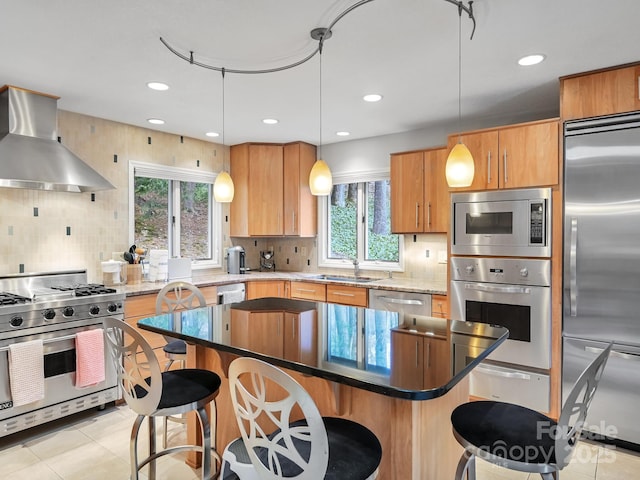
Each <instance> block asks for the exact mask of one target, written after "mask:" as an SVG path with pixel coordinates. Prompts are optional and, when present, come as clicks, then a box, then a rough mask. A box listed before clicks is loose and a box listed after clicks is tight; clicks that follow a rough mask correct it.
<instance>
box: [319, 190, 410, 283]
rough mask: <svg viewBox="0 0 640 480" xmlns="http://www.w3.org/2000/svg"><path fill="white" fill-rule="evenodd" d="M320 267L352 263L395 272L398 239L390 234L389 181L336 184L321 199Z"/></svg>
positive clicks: (398, 253) (398, 254) (398, 245)
mask: <svg viewBox="0 0 640 480" xmlns="http://www.w3.org/2000/svg"><path fill="white" fill-rule="evenodd" d="M325 201H326V202H327V204H326V206H325V211H326V218H324V219H323V222H324V223H325V225H324V228H323V229H322V231H323V232H324V235H323V236H324V237H325V238H324V242H326V243H325V245H324V248H323V258H322V259H321V262H320V263H321V265H323V266H329V265H331V264H332V263H335V264H336V266H338V265H340V264H345V262H347V263H352V262H353V261H354V260H357V261H358V263H359V264H360V266H361V267H362V268H378V269H384V270H392V269H397V267H398V266H399V264H400V257H401V246H402V245H401V240H400V237H399V236H398V235H395V234H392V233H391V204H390V182H389V180H388V179H386V180H377V181H370V182H359V183H337V184H335V185H334V186H333V190H332V191H331V195H329V196H328V197H327V199H326V200H325Z"/></svg>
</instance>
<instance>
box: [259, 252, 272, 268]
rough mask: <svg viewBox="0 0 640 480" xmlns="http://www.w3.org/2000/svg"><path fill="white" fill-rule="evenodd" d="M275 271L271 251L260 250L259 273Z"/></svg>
mask: <svg viewBox="0 0 640 480" xmlns="http://www.w3.org/2000/svg"><path fill="white" fill-rule="evenodd" d="M275 270H276V262H275V261H274V260H273V250H261V251H260V271H261V272H264V271H274V272H275Z"/></svg>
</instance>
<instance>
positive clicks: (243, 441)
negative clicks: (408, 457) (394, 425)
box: [222, 358, 382, 480]
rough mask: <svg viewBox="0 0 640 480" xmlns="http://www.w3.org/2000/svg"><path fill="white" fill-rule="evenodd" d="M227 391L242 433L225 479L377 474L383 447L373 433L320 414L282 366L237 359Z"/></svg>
mask: <svg viewBox="0 0 640 480" xmlns="http://www.w3.org/2000/svg"><path fill="white" fill-rule="evenodd" d="M229 390H230V392H231V400H232V403H233V408H234V411H235V413H236V420H237V422H238V426H239V428H240V432H241V434H242V437H240V438H238V439H236V440H234V441H232V442H231V443H230V444H229V445H228V446H227V448H226V449H225V451H224V453H223V455H222V463H223V466H222V475H223V477H222V478H224V479H225V480H229V479H237V478H239V479H241V480H246V479H261V480H276V479H282V478H287V479H296V480H312V479H313V480H317V479H320V478H325V479H332V480H338V479H350V480H365V479H373V478H376V476H377V475H378V468H379V465H380V460H381V458H382V447H381V445H380V442H379V440H378V438H377V437H376V436H375V434H374V433H373V432H371V431H370V430H369V429H368V428H366V427H365V426H363V425H361V424H359V423H356V422H353V421H351V420H347V419H344V418H333V417H321V416H320V412H319V411H318V408H317V407H316V404H315V403H314V401H313V399H312V398H311V396H310V395H309V394H308V393H307V391H306V390H305V389H304V388H302V386H301V385H300V384H299V383H298V382H296V381H295V380H294V379H293V378H292V377H291V376H289V375H288V374H286V373H285V372H283V371H282V370H280V369H279V368H277V367H274V366H273V365H270V364H268V363H266V362H263V361H261V360H257V359H254V358H238V359H236V360H234V361H233V362H232V363H231V365H230V366H229ZM296 416H297V417H298V418H297V419H296V418H295V417H296ZM292 420H293V421H292ZM265 432H272V433H270V434H266V433H265Z"/></svg>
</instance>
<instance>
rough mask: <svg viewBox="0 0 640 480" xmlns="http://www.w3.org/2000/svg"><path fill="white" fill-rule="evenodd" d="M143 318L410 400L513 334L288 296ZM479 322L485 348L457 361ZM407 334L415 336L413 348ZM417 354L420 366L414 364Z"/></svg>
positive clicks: (222, 347)
mask: <svg viewBox="0 0 640 480" xmlns="http://www.w3.org/2000/svg"><path fill="white" fill-rule="evenodd" d="M138 326H139V327H140V328H142V329H145V330H149V331H153V332H156V333H160V334H163V335H168V336H173V337H177V338H181V339H183V340H186V341H188V342H191V343H195V344H198V345H202V346H204V347H208V348H213V349H216V350H218V351H221V352H228V353H232V354H235V355H239V356H250V357H255V358H260V359H262V360H265V361H267V362H269V363H272V364H274V365H277V366H280V367H284V368H287V369H291V370H294V371H298V372H300V373H303V374H307V375H312V376H316V377H320V378H324V379H326V380H331V381H334V382H338V383H342V384H346V385H350V386H353V387H357V388H362V389H365V390H369V391H372V392H376V393H379V394H382V395H387V396H391V397H396V398H402V399H407V400H428V399H431V398H436V397H439V396H442V395H444V394H445V393H446V392H448V391H449V390H450V389H451V388H453V387H454V386H455V385H456V384H457V383H458V382H459V381H460V380H461V379H462V378H464V377H465V376H466V375H467V374H468V373H469V372H470V371H471V370H472V369H473V368H474V367H475V366H476V365H477V364H478V363H480V362H481V361H482V360H483V359H484V358H486V356H487V355H489V354H490V353H491V352H492V351H493V350H495V349H496V348H498V347H499V345H500V344H501V343H502V342H503V341H504V340H505V339H506V338H507V336H508V331H507V330H506V329H504V328H501V327H489V326H487V325H482V327H483V328H481V329H478V328H477V327H478V324H473V323H470V322H460V321H455V320H446V319H442V318H434V317H420V316H417V317H416V316H411V317H410V318H402V317H401V315H399V314H398V313H397V312H388V311H381V310H372V309H367V308H361V307H351V306H345V305H336V304H329V303H316V302H308V301H302V300H291V299H285V298H260V299H255V300H247V301H244V302H241V303H235V304H228V305H217V306H211V307H204V308H197V309H193V310H186V311H181V312H177V313H172V314H165V315H158V316H154V317H149V318H145V319H142V320H140V321H139V322H138ZM480 330H481V331H482V333H481V335H482V336H483V337H482V339H483V343H485V344H486V349H485V350H484V351H483V352H482V353H480V354H479V355H478V356H477V357H476V358H473V359H470V358H468V357H467V358H464V360H463V361H464V364H456V361H455V360H454V359H455V358H456V355H455V348H456V345H459V344H460V343H465V342H468V341H469V338H470V336H473V337H477V334H478V331H480ZM406 341H409V342H414V343H411V344H410V345H412V346H411V347H409V348H407V346H406V343H403V342H406ZM425 341H428V342H437V343H435V344H433V347H434V348H433V352H438V353H436V354H434V355H433V356H430V357H429V358H428V359H427V357H424V356H423V354H424V353H425V352H427V351H428V352H429V353H428V355H431V352H432V348H431V346H428V347H427V346H426V344H424V348H422V349H421V347H420V345H423V344H422V343H420V342H425ZM416 342H417V343H416ZM413 345H416V346H413ZM420 352H422V353H420ZM458 357H459V356H458ZM416 360H417V363H418V364H420V367H421V368H417V369H416V368H415V367H414V365H415V364H416ZM407 365H410V367H407ZM426 369H428V373H429V374H427V372H426V371H425V370H426Z"/></svg>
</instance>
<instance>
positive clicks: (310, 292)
mask: <svg viewBox="0 0 640 480" xmlns="http://www.w3.org/2000/svg"><path fill="white" fill-rule="evenodd" d="M291 298H300V299H302V300H315V301H317V302H326V301H327V290H326V285H324V284H321V283H313V282H291Z"/></svg>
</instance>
